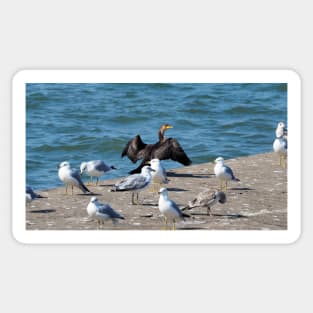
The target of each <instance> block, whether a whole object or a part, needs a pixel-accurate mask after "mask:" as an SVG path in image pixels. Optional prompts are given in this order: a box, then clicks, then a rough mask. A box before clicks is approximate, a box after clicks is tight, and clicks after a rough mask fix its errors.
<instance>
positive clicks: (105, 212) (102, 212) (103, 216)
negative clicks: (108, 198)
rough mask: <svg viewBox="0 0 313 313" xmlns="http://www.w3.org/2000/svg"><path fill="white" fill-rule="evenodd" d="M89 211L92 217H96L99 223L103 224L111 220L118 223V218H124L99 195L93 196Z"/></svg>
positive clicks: (88, 207)
mask: <svg viewBox="0 0 313 313" xmlns="http://www.w3.org/2000/svg"><path fill="white" fill-rule="evenodd" d="M87 213H88V215H89V216H90V217H92V218H95V219H96V220H97V221H98V227H99V225H101V224H102V225H103V224H104V221H107V220H111V221H112V223H113V224H115V223H116V219H122V220H123V219H124V217H123V216H122V215H120V214H119V213H117V212H116V211H114V210H113V209H112V208H111V207H110V205H108V204H102V203H100V202H99V200H98V199H97V197H92V198H91V199H90V202H89V204H88V206H87Z"/></svg>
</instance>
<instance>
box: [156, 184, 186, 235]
mask: <svg viewBox="0 0 313 313" xmlns="http://www.w3.org/2000/svg"><path fill="white" fill-rule="evenodd" d="M159 194H160V198H159V210H160V212H161V214H162V215H163V216H164V228H165V229H166V228H167V222H168V220H170V221H171V222H172V223H173V230H175V229H176V226H175V224H176V221H179V220H184V218H185V217H190V215H188V214H185V213H183V212H182V211H181V210H180V208H179V207H178V205H177V204H176V203H175V202H174V201H173V200H171V199H170V198H169V197H168V191H167V189H166V188H161V189H160V191H159Z"/></svg>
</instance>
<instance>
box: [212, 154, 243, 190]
mask: <svg viewBox="0 0 313 313" xmlns="http://www.w3.org/2000/svg"><path fill="white" fill-rule="evenodd" d="M215 163H216V165H215V166H214V173H215V176H216V177H217V178H218V182H219V183H218V186H219V188H218V189H219V190H220V189H223V182H225V185H224V187H225V189H226V190H227V182H228V181H230V180H233V181H240V180H239V179H238V178H236V177H235V176H234V174H233V171H232V169H231V168H230V167H229V166H227V165H225V164H224V159H223V158H222V157H218V158H217V159H216V160H215Z"/></svg>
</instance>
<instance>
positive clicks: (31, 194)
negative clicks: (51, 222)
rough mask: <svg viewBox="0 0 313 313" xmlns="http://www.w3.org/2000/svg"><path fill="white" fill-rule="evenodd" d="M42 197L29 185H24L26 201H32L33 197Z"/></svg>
mask: <svg viewBox="0 0 313 313" xmlns="http://www.w3.org/2000/svg"><path fill="white" fill-rule="evenodd" d="M37 198H43V196H41V195H39V194H38V193H35V192H34V190H33V189H32V188H31V187H30V186H26V202H32V201H33V200H34V199H37Z"/></svg>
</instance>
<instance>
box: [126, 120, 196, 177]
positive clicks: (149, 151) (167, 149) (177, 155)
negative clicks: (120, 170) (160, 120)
mask: <svg viewBox="0 0 313 313" xmlns="http://www.w3.org/2000/svg"><path fill="white" fill-rule="evenodd" d="M170 128H173V126H171V125H169V124H164V125H162V126H161V127H160V129H159V133H158V134H159V141H158V142H157V143H155V144H146V143H144V142H143V141H142V140H141V138H140V135H137V136H135V137H134V138H133V139H131V140H130V141H129V142H128V143H127V145H126V147H125V148H124V150H123V152H122V157H124V156H125V155H127V156H128V158H129V159H130V160H131V161H132V162H133V163H136V162H137V161H138V160H141V159H142V162H141V164H140V165H139V166H138V167H137V168H136V169H134V170H132V171H130V174H134V173H140V171H141V168H142V167H143V166H144V165H145V164H146V162H148V161H150V160H152V159H159V160H169V159H170V160H173V161H177V162H179V163H181V164H183V165H190V164H191V160H190V159H189V158H188V156H187V155H186V153H185V151H184V149H183V148H182V147H181V145H180V144H179V142H178V141H177V140H176V139H174V138H165V136H164V132H165V131H166V130H167V129H170Z"/></svg>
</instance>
